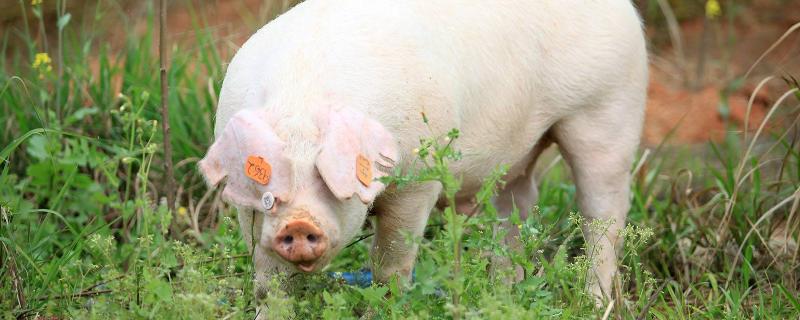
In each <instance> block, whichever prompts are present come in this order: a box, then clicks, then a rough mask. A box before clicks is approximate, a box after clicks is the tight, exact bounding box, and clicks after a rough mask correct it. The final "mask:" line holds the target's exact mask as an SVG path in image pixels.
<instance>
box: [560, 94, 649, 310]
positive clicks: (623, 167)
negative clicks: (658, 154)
mask: <svg viewBox="0 0 800 320" xmlns="http://www.w3.org/2000/svg"><path fill="white" fill-rule="evenodd" d="M628 93H629V92H626V91H625V90H621V91H620V94H619V95H617V96H614V95H611V96H609V97H607V98H606V99H605V100H604V101H603V100H601V102H598V103H595V104H594V105H591V106H587V107H585V108H584V109H583V110H580V111H579V112H577V113H574V114H572V115H570V116H568V117H566V118H564V119H562V120H560V121H559V122H558V123H556V125H555V126H554V128H553V133H554V137H555V140H556V143H557V144H558V145H559V149H560V151H561V153H562V155H563V156H564V159H565V160H566V161H567V163H568V164H569V165H570V167H571V169H572V175H573V179H574V181H575V184H576V189H577V200H578V206H579V208H580V209H581V213H582V215H583V217H584V219H585V222H584V225H583V226H582V228H583V231H584V236H585V241H586V250H587V255H588V256H589V257H590V258H591V259H592V266H591V269H590V270H589V274H588V275H587V284H588V286H589V290H590V291H591V293H593V294H594V295H595V296H596V297H597V298H598V299H603V298H610V297H611V292H612V291H611V289H612V283H613V280H614V279H615V276H616V273H617V251H619V250H621V249H622V248H621V246H622V239H621V237H620V231H621V230H622V228H623V227H624V226H625V219H626V216H627V214H628V209H629V208H630V183H631V176H630V170H631V166H632V163H633V159H634V152H635V151H636V148H637V147H638V145H639V137H640V133H641V130H642V121H643V111H644V110H643V105H644V103H643V99H644V98H643V96H636V95H631V94H628ZM598 302H599V300H598Z"/></svg>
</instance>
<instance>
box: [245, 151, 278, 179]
mask: <svg viewBox="0 0 800 320" xmlns="http://www.w3.org/2000/svg"><path fill="white" fill-rule="evenodd" d="M244 174H245V175H246V176H247V177H249V178H250V179H253V180H254V181H255V182H258V183H260V184H263V185H266V184H267V183H269V178H270V177H271V176H272V166H270V165H269V162H267V160H264V158H262V157H259V156H249V157H247V161H245V162H244Z"/></svg>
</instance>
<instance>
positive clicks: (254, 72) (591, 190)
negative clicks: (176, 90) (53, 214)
mask: <svg viewBox="0 0 800 320" xmlns="http://www.w3.org/2000/svg"><path fill="white" fill-rule="evenodd" d="M647 82H648V63H647V50H646V45H645V40H644V36H643V31H642V23H641V20H640V18H639V16H638V13H637V11H636V10H635V8H634V6H633V4H632V3H631V1H629V0H605V1H585V0H557V1H556V0H551V1H547V0H506V1H463V0H405V1H391V0H339V1H324V0H308V1H304V2H302V3H300V4H298V5H297V6H295V7H294V8H292V9H291V10H289V11H288V12H286V13H285V14H283V15H281V16H279V17H278V18H276V19H275V20H273V21H271V22H269V23H268V24H267V25H265V26H264V27H263V28H261V29H260V30H258V31H257V32H256V33H255V34H254V35H253V36H252V37H250V38H249V40H247V41H246V42H245V43H244V45H243V46H242V47H241V48H240V49H239V50H238V52H237V53H236V54H235V56H234V57H233V59H232V61H231V62H230V64H229V65H228V67H227V74H226V76H225V79H224V82H223V86H222V91H221V94H220V98H219V104H218V109H217V115H216V125H215V136H216V138H215V141H214V142H213V144H212V145H211V147H210V148H209V149H208V152H207V154H206V156H205V157H204V158H203V159H202V160H201V161H200V162H199V164H198V166H199V169H200V171H201V173H202V175H203V176H204V177H205V179H206V181H207V183H208V184H209V185H210V186H217V185H218V184H221V182H222V181H223V180H224V181H225V182H224V185H225V186H224V189H223V191H222V196H223V199H225V201H227V202H228V203H230V204H231V205H232V206H235V207H236V209H237V211H238V217H239V223H240V226H241V233H242V235H243V237H244V239H245V241H246V243H247V244H248V248H249V250H250V252H251V253H252V255H253V260H254V264H255V273H256V274H255V281H256V290H255V291H256V295H257V296H259V295H263V294H264V293H265V291H264V290H265V289H264V288H265V283H266V282H267V281H268V280H270V279H271V278H272V277H273V276H274V275H276V274H280V273H283V274H292V273H297V272H317V271H319V270H322V269H324V268H325V266H326V265H327V264H329V263H330V261H331V260H332V259H333V258H334V257H335V256H336V254H337V253H338V252H339V251H341V250H342V248H344V247H345V246H346V245H347V244H348V243H349V241H350V240H351V239H353V238H354V236H355V235H356V234H358V233H359V232H360V230H361V228H362V225H363V224H364V222H365V219H366V218H367V213H368V211H370V210H372V211H374V212H376V215H377V217H376V224H375V231H376V234H375V239H374V243H373V245H372V249H371V252H370V254H371V260H372V268H373V275H374V278H375V279H376V280H377V281H387V280H389V279H391V278H392V277H394V276H399V277H400V278H402V279H409V277H410V274H411V272H412V269H413V267H414V261H415V259H416V254H417V247H416V245H415V244H413V243H409V242H407V241H405V237H404V235H405V234H410V235H412V236H416V237H421V236H422V234H423V229H424V228H425V225H426V223H427V220H428V217H429V214H430V212H431V210H432V208H434V207H435V206H436V204H437V202H438V201H439V200H440V197H441V191H442V186H441V184H440V183H438V182H425V183H416V184H413V185H410V186H406V187H403V188H397V187H396V186H393V185H388V186H387V185H385V184H384V183H383V182H381V180H379V179H380V178H381V177H385V176H387V175H390V174H392V172H394V171H396V170H399V171H406V172H407V171H409V170H413V169H414V167H413V166H414V164H413V163H414V161H413V160H414V158H415V154H414V152H413V150H414V149H415V147H418V144H419V139H420V138H421V137H432V136H440V135H443V134H445V133H446V132H448V131H449V130H451V129H453V128H455V129H458V130H460V132H461V136H460V137H459V139H457V140H456V141H455V146H454V147H455V148H456V149H458V150H460V151H461V152H462V159H461V160H460V161H457V162H454V163H453V164H452V167H451V169H452V170H453V172H454V173H455V174H456V175H457V176H459V177H461V179H462V189H461V191H460V192H459V194H458V195H457V197H458V198H459V201H460V202H462V203H463V201H466V200H469V197H470V195H473V194H474V193H475V192H476V191H477V190H478V188H479V187H480V185H481V182H482V180H483V179H484V178H485V177H487V176H488V175H489V174H490V173H492V171H493V170H494V169H495V168H497V167H498V166H501V165H507V166H508V168H509V170H508V173H507V175H506V176H505V178H504V179H505V180H506V181H508V183H507V185H506V186H505V188H504V189H503V190H502V191H501V192H500V194H499V195H498V196H497V197H496V199H494V201H495V204H496V205H497V207H498V208H499V209H500V211H501V213H502V214H504V215H508V214H509V213H510V212H511V210H512V208H514V207H516V208H519V209H520V212H521V213H522V214H523V217H524V215H525V214H526V213H528V212H529V211H530V209H531V208H532V206H533V205H534V204H535V203H536V201H537V185H536V181H535V179H534V177H533V173H532V170H533V167H534V164H535V162H536V158H537V156H538V154H539V152H541V150H542V149H543V148H544V147H545V146H546V145H547V144H548V143H549V142H553V143H555V144H557V145H558V148H559V151H560V152H561V154H562V155H563V157H564V159H565V160H566V162H567V164H568V165H569V167H570V168H571V171H572V175H573V180H574V182H575V184H576V189H577V195H576V197H577V202H578V205H579V208H580V211H581V214H582V215H583V216H584V217H585V218H586V221H587V225H585V226H583V228H584V231H585V235H586V241H587V251H589V253H590V254H591V257H592V260H591V261H592V267H591V268H590V270H589V274H588V279H589V288H588V289H589V291H590V292H591V293H593V294H594V295H595V296H596V297H598V298H609V297H610V294H611V288H612V280H613V278H614V277H615V274H616V272H617V251H618V250H620V247H621V239H620V230H621V228H622V227H623V226H624V224H625V219H626V215H627V211H628V209H629V207H630V199H629V197H630V183H631V176H630V169H631V166H632V162H633V158H634V154H635V151H636V149H637V147H638V145H639V139H640V134H641V131H642V125H643V114H644V105H645V100H646V89H647ZM422 113H424V114H425V115H426V116H427V118H428V124H425V123H423V121H421V120H420V119H421V116H420V115H421V114H422ZM595 220H602V221H607V222H608V226H607V228H604V229H603V230H598V229H597V228H589V227H588V223H589V222H591V221H595ZM499 228H505V229H508V230H509V232H508V235H509V236H508V237H507V238H506V242H507V244H508V245H509V246H514V245H515V243H517V244H518V241H519V238H518V236H519V234H518V232H517V228H515V227H513V226H511V225H509V224H508V223H504V224H503V225H501V226H499ZM518 276H521V275H518Z"/></svg>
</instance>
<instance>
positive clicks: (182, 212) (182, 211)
mask: <svg viewBox="0 0 800 320" xmlns="http://www.w3.org/2000/svg"><path fill="white" fill-rule="evenodd" d="M188 211H189V210H186V207H179V208H178V215H180V216H185V215H186V213H187V212H188Z"/></svg>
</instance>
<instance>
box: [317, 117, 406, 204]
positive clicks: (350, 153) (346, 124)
mask: <svg viewBox="0 0 800 320" xmlns="http://www.w3.org/2000/svg"><path fill="white" fill-rule="evenodd" d="M317 121H318V124H319V126H320V128H321V129H322V132H323V136H322V143H321V148H320V152H319V154H318V155H317V159H316V166H317V170H319V173H320V175H321V176H322V179H323V180H324V181H325V184H327V185H328V188H329V189H330V190H331V192H332V193H333V194H334V195H335V196H336V197H337V198H339V199H349V198H350V197H352V196H353V194H357V195H358V198H359V199H360V200H361V202H363V203H366V204H369V203H372V201H374V200H375V197H376V196H377V195H378V194H379V193H380V192H381V191H383V189H384V188H385V187H386V186H385V185H384V184H383V183H382V182H380V181H378V180H377V179H378V178H381V177H385V176H388V175H391V174H392V172H393V170H394V166H395V164H396V163H397V162H398V160H399V159H398V157H399V155H398V151H397V143H396V142H395V139H394V137H393V136H392V134H391V133H389V131H387V130H386V128H384V127H383V125H381V124H380V123H378V122H377V121H375V120H373V119H371V118H369V117H367V116H366V115H365V114H364V113H362V112H359V111H356V110H353V109H343V110H337V111H333V110H332V111H330V112H326V113H323V114H322V115H320V116H319V117H318V119H317Z"/></svg>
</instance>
